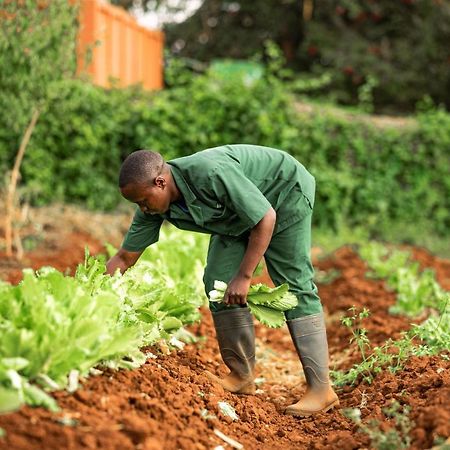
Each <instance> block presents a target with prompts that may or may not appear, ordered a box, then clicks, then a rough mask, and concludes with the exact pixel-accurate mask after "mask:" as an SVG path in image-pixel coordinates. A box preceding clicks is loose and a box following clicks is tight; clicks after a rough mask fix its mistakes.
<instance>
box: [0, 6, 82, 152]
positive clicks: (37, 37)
mask: <svg viewBox="0 0 450 450" xmlns="http://www.w3.org/2000/svg"><path fill="white" fill-rule="evenodd" d="M1 13H2V16H1V20H0V67H1V68H2V70H1V71H0V111H2V113H1V119H2V127H1V128H0V140H2V139H4V138H5V134H6V136H8V135H9V134H10V133H11V132H13V133H15V135H16V136H17V135H21V134H22V133H23V131H24V128H25V126H26V124H27V123H28V122H29V121H30V119H31V115H32V110H33V109H38V110H42V109H43V108H45V104H46V101H47V98H48V97H49V95H50V93H51V92H52V85H53V83H54V82H55V81H57V80H60V79H61V78H63V77H67V76H71V75H73V74H74V73H75V67H76V60H75V57H76V53H75V45H76V32H77V25H76V21H77V14H78V7H77V5H76V4H73V2H68V1H66V0H53V1H49V2H41V3H39V2H36V1H34V0H23V1H9V2H3V4H2V6H1ZM14 146H15V148H17V147H18V142H17V140H16V142H14Z"/></svg>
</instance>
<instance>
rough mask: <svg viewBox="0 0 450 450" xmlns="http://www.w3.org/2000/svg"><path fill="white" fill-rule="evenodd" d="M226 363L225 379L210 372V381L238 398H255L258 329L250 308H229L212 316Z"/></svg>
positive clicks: (208, 373)
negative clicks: (227, 371)
mask: <svg viewBox="0 0 450 450" xmlns="http://www.w3.org/2000/svg"><path fill="white" fill-rule="evenodd" d="M212 316H213V320H214V327H215V329H216V335H217V341H218V343H219V348H220V354H221V355H222V359H223V362H224V363H225V365H226V366H227V367H228V368H229V369H230V373H229V374H228V375H226V376H225V377H224V378H219V377H217V376H216V375H213V374H212V373H210V372H206V374H207V375H208V377H209V378H210V379H211V380H212V381H214V382H216V383H219V384H220V385H221V386H222V387H223V388H224V389H225V390H227V391H229V392H234V393H236V394H254V393H255V383H254V374H253V372H254V368H255V329H254V326H253V317H252V315H251V313H250V310H249V309H248V307H245V308H230V309H227V310H225V311H220V312H217V313H212Z"/></svg>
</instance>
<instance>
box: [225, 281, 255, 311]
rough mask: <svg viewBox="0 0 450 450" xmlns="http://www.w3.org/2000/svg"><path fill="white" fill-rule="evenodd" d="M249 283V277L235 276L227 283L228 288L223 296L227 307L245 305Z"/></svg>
mask: <svg viewBox="0 0 450 450" xmlns="http://www.w3.org/2000/svg"><path fill="white" fill-rule="evenodd" d="M251 281H252V279H251V277H250V278H249V277H244V276H242V275H236V276H235V277H234V278H233V279H232V280H231V281H230V282H229V283H228V288H227V290H226V292H225V295H224V296H223V301H224V303H226V304H227V305H245V304H246V303H247V294H248V290H249V289H250V283H251Z"/></svg>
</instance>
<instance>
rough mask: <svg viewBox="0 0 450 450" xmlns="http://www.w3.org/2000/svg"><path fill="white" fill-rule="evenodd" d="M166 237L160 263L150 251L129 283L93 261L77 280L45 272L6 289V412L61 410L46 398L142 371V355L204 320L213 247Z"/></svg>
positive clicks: (1, 334) (197, 239)
mask: <svg viewBox="0 0 450 450" xmlns="http://www.w3.org/2000/svg"><path fill="white" fill-rule="evenodd" d="M161 236H162V239H161V244H162V245H159V244H157V245H156V247H157V248H158V257H157V258H155V257H154V255H153V252H154V251H156V250H155V248H152V249H149V250H147V251H146V252H144V254H143V255H142V257H141V259H140V260H139V262H138V263H137V264H136V265H135V266H133V267H132V268H130V269H129V270H128V271H127V272H126V273H125V274H124V275H120V274H119V273H116V274H115V275H114V276H109V275H105V274H104V273H105V264H104V258H103V260H102V259H99V258H92V257H89V256H87V257H86V262H85V264H84V265H80V266H79V267H78V269H77V272H76V275H75V276H74V277H69V276H65V275H64V274H62V273H61V272H59V271H57V270H56V269H53V268H49V267H47V268H45V267H44V268H42V269H40V270H39V271H38V272H36V273H34V272H33V271H31V270H30V269H27V270H25V272H24V279H23V281H22V282H21V283H20V284H19V285H18V286H11V285H9V284H7V283H2V284H0V411H5V410H11V409H14V408H16V407H18V406H20V405H21V404H22V403H24V402H26V403H29V404H31V405H43V406H46V407H49V408H51V409H53V410H56V409H57V405H56V403H55V402H54V400H53V399H52V397H50V396H48V395H47V394H46V392H45V391H46V390H55V389H64V388H67V389H69V390H70V391H73V390H75V389H76V388H77V386H78V378H79V377H84V376H87V375H88V374H89V372H90V369H91V368H92V367H94V366H96V365H98V364H103V365H107V366H109V367H113V368H119V367H124V368H132V367H137V366H138V365H140V364H142V363H143V362H144V361H145V359H146V357H145V355H144V354H143V353H142V352H141V351H140V348H141V347H143V346H146V345H150V344H153V343H154V342H155V341H157V340H160V339H169V338H170V337H171V335H172V334H173V333H175V332H176V331H177V330H179V329H180V328H181V327H182V326H183V325H185V324H189V323H192V322H195V321H197V320H198V319H199V318H200V314H199V311H198V308H199V306H201V305H202V304H204V302H205V296H204V293H203V292H202V288H201V286H202V282H201V273H200V272H199V271H198V270H197V269H198V267H200V266H202V265H203V262H204V261H203V258H204V252H203V250H205V245H206V244H207V242H206V240H205V238H204V236H202V235H193V234H190V233H186V232H183V233H181V232H179V231H178V230H174V229H173V228H164V229H163V230H162V232H161ZM173 241H176V242H177V243H178V245H179V246H180V247H181V248H182V249H183V251H184V252H185V253H183V252H180V249H179V248H178V247H177V248H174V246H173ZM200 253H202V254H201V256H200ZM183 255H186V256H183ZM187 255H189V264H186V258H187ZM197 258H202V259H201V260H199V259H197ZM180 267H182V268H183V270H180ZM55 342H56V343H58V345H55Z"/></svg>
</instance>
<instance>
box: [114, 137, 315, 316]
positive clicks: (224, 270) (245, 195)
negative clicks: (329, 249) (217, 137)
mask: <svg viewBox="0 0 450 450" xmlns="http://www.w3.org/2000/svg"><path fill="white" fill-rule="evenodd" d="M168 164H169V165H170V166H171V171H172V176H173V178H174V180H175V183H176V185H177V187H178V189H179V190H180V192H181V194H182V196H183V199H184V203H172V204H171V205H170V209H169V211H168V212H167V213H165V214H161V215H151V214H145V213H143V212H141V211H140V210H139V209H138V210H137V211H136V213H135V216H134V218H133V222H132V224H131V226H130V229H129V230H128V233H127V235H126V236H125V239H124V242H123V244H122V248H124V249H125V250H127V251H132V252H137V251H142V250H144V249H145V248H146V247H148V246H149V245H151V244H153V243H155V242H156V241H158V238H159V230H160V227H161V224H162V222H163V221H164V220H167V221H169V222H170V223H172V224H173V225H175V226H176V227H177V228H180V229H182V230H191V231H197V232H202V233H208V234H211V239H210V243H209V249H208V257H207V264H206V268H205V274H204V278H203V281H204V284H205V291H206V293H208V292H209V291H211V290H212V289H213V284H214V280H221V281H224V282H226V283H228V282H229V281H230V280H231V279H232V278H233V277H234V275H236V273H237V271H238V269H239V266H240V264H241V261H242V258H243V256H244V253H245V250H246V248H247V243H248V237H249V234H250V231H251V229H252V228H253V227H254V226H255V225H256V224H257V223H258V222H259V221H260V220H261V219H262V218H263V217H264V215H265V214H266V213H267V211H268V210H269V208H270V206H272V207H273V208H274V209H275V211H276V213H277V219H276V223H275V229H274V232H273V236H272V239H271V241H270V244H269V247H268V249H267V251H266V253H265V255H264V259H265V261H266V264H267V268H268V271H269V275H270V276H271V278H272V280H273V282H274V283H275V285H279V284H282V283H285V282H287V283H288V284H289V286H290V290H291V291H292V292H293V293H294V294H295V295H296V296H297V298H298V306H297V307H296V308H294V309H292V310H290V311H288V312H287V313H286V318H287V319H295V318H298V317H302V316H307V315H310V314H316V313H319V312H321V311H322V305H321V302H320V298H319V296H318V293H317V287H316V286H315V284H314V282H313V275H314V269H313V267H312V264H311V259H310V248H311V217H312V209H313V206H314V192H315V181H314V177H313V176H312V175H311V174H310V173H309V172H308V171H307V170H306V169H305V167H304V166H303V165H302V164H300V163H299V162H298V161H297V160H296V159H295V158H293V157H292V156H290V155H289V154H287V153H285V152H283V151H281V150H276V149H272V148H268V147H261V146H256V145H225V146H221V147H216V148H212V149H207V150H203V151H201V152H198V153H195V154H193V155H190V156H186V157H183V158H177V159H174V160H171V161H168ZM233 307H239V306H237V305H236V306H235V305H232V306H227V305H224V304H217V303H210V308H211V310H212V311H214V312H215V311H220V310H222V309H227V308H233Z"/></svg>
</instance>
